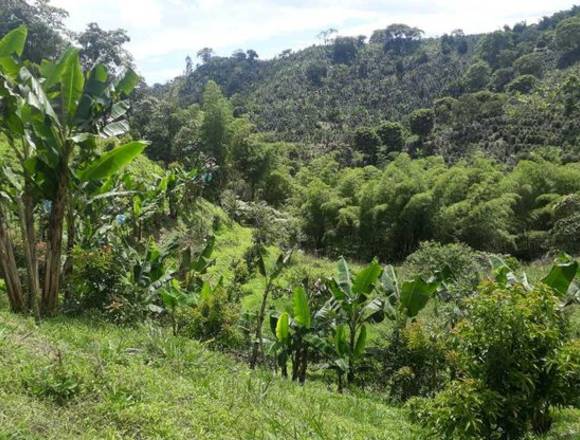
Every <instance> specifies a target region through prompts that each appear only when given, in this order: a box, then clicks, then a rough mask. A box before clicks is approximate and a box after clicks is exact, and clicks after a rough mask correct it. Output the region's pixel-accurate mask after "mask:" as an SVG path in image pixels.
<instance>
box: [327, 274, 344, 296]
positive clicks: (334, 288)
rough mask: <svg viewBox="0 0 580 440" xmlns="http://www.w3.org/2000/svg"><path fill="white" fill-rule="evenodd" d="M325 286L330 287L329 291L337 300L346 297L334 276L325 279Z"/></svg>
mask: <svg viewBox="0 0 580 440" xmlns="http://www.w3.org/2000/svg"><path fill="white" fill-rule="evenodd" d="M326 286H327V287H328V288H329V289H330V291H331V292H332V295H333V296H334V298H335V299H336V300H337V301H343V300H344V299H345V298H346V295H345V293H344V292H343V291H342V289H341V288H340V287H339V286H338V283H337V282H336V280H335V279H334V278H330V279H328V280H326Z"/></svg>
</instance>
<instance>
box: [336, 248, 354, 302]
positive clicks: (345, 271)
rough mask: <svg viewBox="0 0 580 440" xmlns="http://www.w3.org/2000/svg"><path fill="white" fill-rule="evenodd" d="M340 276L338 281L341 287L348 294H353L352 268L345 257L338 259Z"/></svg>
mask: <svg viewBox="0 0 580 440" xmlns="http://www.w3.org/2000/svg"><path fill="white" fill-rule="evenodd" d="M337 269H338V276H337V279H336V281H337V283H338V285H339V287H340V288H341V289H342V290H343V291H344V292H345V293H346V294H348V295H351V294H352V278H351V274H350V269H349V267H348V263H347V262H346V260H345V259H344V258H343V257H340V260H338V267H337Z"/></svg>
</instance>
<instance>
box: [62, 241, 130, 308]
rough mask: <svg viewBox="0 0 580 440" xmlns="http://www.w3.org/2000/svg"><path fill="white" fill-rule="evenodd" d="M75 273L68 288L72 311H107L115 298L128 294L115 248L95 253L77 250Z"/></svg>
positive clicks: (74, 256) (100, 249)
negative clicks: (125, 291)
mask: <svg viewBox="0 0 580 440" xmlns="http://www.w3.org/2000/svg"><path fill="white" fill-rule="evenodd" d="M72 258H73V272H72V274H71V277H70V281H69V285H68V286H67V289H68V291H69V295H68V298H67V299H68V302H67V304H66V307H67V308H69V309H70V310H87V309H98V310H105V308H106V307H107V306H108V305H110V304H111V302H112V300H113V298H115V297H117V296H118V295H121V294H122V292H123V291H124V286H123V284H122V271H120V270H119V265H118V262H117V261H116V258H115V254H114V252H113V249H112V247H110V246H103V247H101V248H97V249H93V250H85V249H82V248H79V247H77V248H75V249H74V251H73V255H72Z"/></svg>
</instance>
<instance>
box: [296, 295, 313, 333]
mask: <svg viewBox="0 0 580 440" xmlns="http://www.w3.org/2000/svg"><path fill="white" fill-rule="evenodd" d="M292 303H293V306H294V321H296V322H297V323H298V324H300V325H301V326H302V327H305V328H310V308H309V307H308V297H307V296H306V291H305V290H304V288H303V287H297V288H296V289H294V294H293V297H292Z"/></svg>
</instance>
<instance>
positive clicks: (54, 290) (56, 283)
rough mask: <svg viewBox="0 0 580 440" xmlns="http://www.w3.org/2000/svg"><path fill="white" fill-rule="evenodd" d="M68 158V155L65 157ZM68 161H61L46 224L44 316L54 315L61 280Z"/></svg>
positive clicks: (42, 304)
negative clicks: (54, 193) (56, 185)
mask: <svg viewBox="0 0 580 440" xmlns="http://www.w3.org/2000/svg"><path fill="white" fill-rule="evenodd" d="M67 156H68V155H67ZM68 183H69V176H68V160H63V161H62V166H61V167H60V173H59V180H58V187H57V190H56V195H55V198H54V201H53V204H52V209H51V211H50V219H49V223H48V249H47V253H46V271H45V279H44V290H43V291H42V302H41V312H42V314H43V315H46V316H53V315H55V314H56V311H57V307H58V293H59V288H60V278H61V258H62V238H63V226H64V220H65V211H66V205H67V196H68Z"/></svg>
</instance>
